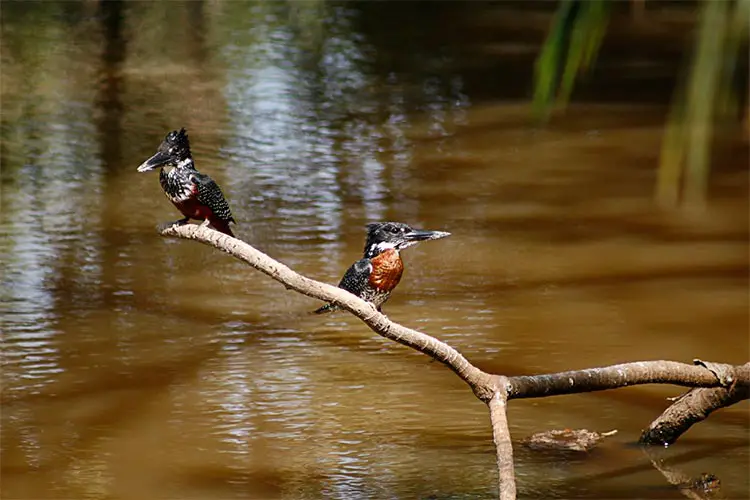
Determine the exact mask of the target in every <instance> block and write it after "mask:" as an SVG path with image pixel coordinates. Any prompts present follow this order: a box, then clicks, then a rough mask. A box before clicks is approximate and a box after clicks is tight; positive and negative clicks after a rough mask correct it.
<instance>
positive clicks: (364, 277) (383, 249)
mask: <svg viewBox="0 0 750 500" xmlns="http://www.w3.org/2000/svg"><path fill="white" fill-rule="evenodd" d="M449 235H450V233H446V232H442V231H420V230H415V229H412V228H411V227H409V226H408V225H406V224H403V223H400V222H379V223H375V224H368V225H367V241H366V243H365V250H364V256H363V257H362V259H360V260H358V261H357V262H355V263H354V264H352V266H351V267H350V268H349V269H348V270H347V271H346V273H345V274H344V277H343V278H342V279H341V281H340V282H339V288H342V289H344V290H346V291H348V292H350V293H353V294H354V295H356V296H357V297H359V298H361V299H363V300H366V301H368V302H372V303H373V304H374V305H375V307H377V308H378V310H380V308H381V307H382V305H383V304H384V303H385V302H386V301H387V300H388V298H389V297H390V296H391V292H393V289H394V288H396V286H397V285H398V284H399V282H400V281H401V276H402V275H403V272H404V263H403V261H402V260H401V254H400V253H399V251H400V250H403V249H405V248H408V247H410V246H412V245H416V244H417V243H418V242H420V241H426V240H436V239H439V238H445V237H446V236H449ZM336 309H337V307H336V306H334V305H333V304H326V305H324V306H323V307H320V308H319V309H317V310H316V311H315V313H317V314H322V313H326V312H330V311H334V310H336Z"/></svg>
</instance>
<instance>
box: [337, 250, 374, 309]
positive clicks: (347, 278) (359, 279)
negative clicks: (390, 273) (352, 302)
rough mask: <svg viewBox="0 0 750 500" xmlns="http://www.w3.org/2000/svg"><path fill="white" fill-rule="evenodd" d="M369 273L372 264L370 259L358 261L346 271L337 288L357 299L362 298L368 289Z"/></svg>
mask: <svg viewBox="0 0 750 500" xmlns="http://www.w3.org/2000/svg"><path fill="white" fill-rule="evenodd" d="M371 272H372V263H371V262H370V259H360V260H358V261H357V262H355V263H354V264H352V265H351V267H350V268H349V269H347V270H346V273H344V277H343V278H341V281H340V282H339V288H343V289H344V290H346V291H347V292H349V293H353V294H354V295H356V296H357V297H360V298H364V297H363V295H364V294H365V292H366V291H367V288H369V283H368V279H369V278H370V273H371ZM365 300H367V299H365Z"/></svg>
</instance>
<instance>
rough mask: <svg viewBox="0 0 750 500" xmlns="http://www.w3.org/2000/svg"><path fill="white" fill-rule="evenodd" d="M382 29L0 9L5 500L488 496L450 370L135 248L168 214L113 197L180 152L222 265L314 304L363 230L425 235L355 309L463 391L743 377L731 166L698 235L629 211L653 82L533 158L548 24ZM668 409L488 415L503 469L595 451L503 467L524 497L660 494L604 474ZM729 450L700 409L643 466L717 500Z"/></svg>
mask: <svg viewBox="0 0 750 500" xmlns="http://www.w3.org/2000/svg"><path fill="white" fill-rule="evenodd" d="M389 9H391V8H390V7H384V6H378V4H366V3H363V4H357V5H346V4H335V3H326V2H311V3H299V4H297V3H291V4H285V3H270V4H269V3H258V4H255V3H240V2H221V1H218V2H205V3H198V2H194V3H193V2H190V3H186V4H181V3H172V2H165V3H128V4H125V5H122V4H118V3H109V4H106V3H105V4H101V5H100V4H98V3H95V2H83V3H80V4H73V3H61V4H52V3H38V4H31V5H30V4H21V3H18V4H9V3H7V2H6V3H4V4H3V16H2V30H3V32H2V45H3V52H2V57H3V61H2V62H3V71H2V90H3V95H2V98H3V112H2V149H1V153H2V214H3V218H2V224H1V225H0V231H1V232H2V239H1V240H0V248H2V278H1V281H0V284H1V288H0V293H1V294H2V295H1V297H2V333H3V338H2V347H3V349H2V360H3V366H2V368H3V373H2V434H1V436H2V443H1V446H2V448H1V449H2V482H1V484H2V490H1V493H2V494H1V496H2V498H4V499H40V498H55V499H67V498H122V499H143V498H181V499H189V498H196V499H198V498H200V499H204V498H205V499H209V498H211V499H215V498H235V497H237V498H279V497H283V498H321V497H324V498H340V499H355V498H485V497H491V496H492V495H494V491H495V456H494V449H493V445H492V442H491V432H490V427H489V420H488V416H487V412H486V409H485V407H484V406H483V405H482V404H481V403H479V402H478V401H477V400H476V399H475V398H474V396H473V395H472V394H471V392H470V391H469V390H468V389H467V388H466V387H465V386H464V385H463V384H462V382H460V381H459V380H458V379H457V378H456V377H455V376H454V375H453V374H452V373H451V372H449V371H448V370H447V369H445V368H444V367H442V366H440V365H438V364H436V363H431V362H430V361H429V360H428V359H426V358H425V357H424V356H421V355H418V354H416V353H413V352H410V351H409V350H407V349H405V348H403V347H401V346H399V345H395V344H393V343H390V342H387V341H384V340H382V339H380V338H379V337H377V336H375V335H374V334H373V333H372V332H371V331H370V330H368V329H367V328H366V327H364V326H363V325H362V324H361V323H360V322H358V321H357V320H355V319H353V318H351V317H350V316H349V315H347V314H346V313H337V314H335V315H330V316H328V317H324V318H321V317H314V316H309V315H307V314H306V312H307V311H309V310H311V309H313V308H315V307H317V306H318V305H319V303H317V302H316V301H314V300H311V299H308V298H305V297H302V296H299V295H296V294H294V293H292V292H289V291H286V290H285V289H284V288H283V287H282V286H280V285H279V284H277V283H275V282H273V281H271V280H270V279H268V278H267V277H265V276H263V275H261V274H259V273H257V272H253V271H252V270H250V269H249V268H246V267H244V266H243V265H241V264H240V263H239V262H236V261H234V260H233V259H231V258H230V257H228V256H226V255H224V254H221V253H219V252H217V251H215V250H212V249H210V248H207V247H204V246H202V245H199V244H196V243H192V242H187V241H176V240H167V239H164V238H162V237H160V236H159V235H158V234H157V233H156V231H155V226H156V225H157V224H158V223H161V222H164V221H167V220H173V219H176V218H178V213H177V212H176V210H175V209H174V208H173V207H172V206H171V205H170V204H169V203H168V201H167V200H166V199H165V198H164V196H163V194H162V193H161V190H160V187H159V185H158V180H157V177H158V176H157V174H151V175H145V174H137V173H136V172H135V168H136V167H137V166H138V164H140V162H141V161H143V160H144V159H145V158H146V157H148V156H149V155H151V154H152V153H153V152H154V150H155V148H156V146H157V145H158V143H159V141H160V140H161V139H162V138H163V136H164V134H165V133H166V132H167V131H169V130H171V129H174V128H178V127H180V126H185V127H187V128H188V131H189V133H190V135H191V141H192V145H193V152H194V157H195V159H196V162H197V165H198V167H199V168H200V169H201V170H203V171H204V172H206V173H209V174H211V175H212V176H213V177H214V178H216V179H217V181H218V182H219V184H220V185H221V186H222V187H223V190H224V192H225V194H226V196H227V198H228V199H229V201H230V204H231V206H232V208H233V211H234V212H235V218H236V219H237V220H238V222H239V225H238V226H237V228H236V233H237V235H238V237H240V238H242V239H244V240H246V241H248V242H250V243H251V244H253V245H255V246H256V247H257V248H259V249H261V250H263V251H265V252H267V253H269V254H270V255H271V256H273V257H275V258H277V259H279V260H281V261H282V262H284V263H286V264H288V265H289V266H291V267H292V268H294V269H295V270H297V271H299V272H301V273H303V274H306V275H308V276H310V277H313V278H317V279H320V280H324V281H328V282H331V283H335V282H337V281H338V279H339V277H340V276H341V274H342V273H343V271H344V270H345V269H346V267H347V266H348V265H349V264H351V263H352V262H353V261H354V260H356V259H357V258H359V256H360V254H361V251H362V245H363V237H364V225H365V224H366V223H368V222H372V221H379V220H399V221H405V222H408V223H410V224H412V225H414V226H418V227H421V228H427V229H438V230H446V231H450V232H451V233H453V235H452V236H451V237H450V238H448V239H446V240H441V241H437V242H428V243H424V244H422V245H421V246H418V247H416V248H414V249H409V250H407V251H406V252H405V253H404V258H405V260H406V266H407V269H406V272H405V275H404V280H403V281H402V284H401V285H400V286H399V288H398V289H397V291H396V292H395V293H394V295H393V296H392V298H391V301H390V302H389V303H388V304H387V305H386V307H385V312H386V313H387V314H388V315H389V316H390V317H391V318H392V319H394V320H396V321H398V322H401V323H403V324H404V325H407V326H411V327H415V328H418V329H420V330H423V331H425V332H427V333H430V334H432V335H434V336H436V337H438V338H440V339H442V340H444V341H446V342H448V343H450V344H451V345H453V346H454V347H456V348H458V349H459V350H460V351H461V352H462V353H463V354H464V355H466V356H467V357H468V358H469V359H470V360H472V361H473V362H475V363H476V364H478V365H479V366H480V367H482V368H483V369H486V370H490V371H494V372H497V373H508V374H518V373H540V372H550V371H557V370H565V369H575V368H584V367H590V366H597V365H604V364H610V363H616V362H624V361H629V360H641V359H672V360H679V361H686V362H689V361H690V360H691V359H693V358H696V357H699V358H702V359H708V360H715V361H724V362H730V363H742V362H745V361H746V360H747V358H748V336H747V335H748V197H747V182H748V179H747V168H746V156H747V149H746V143H744V145H743V144H739V145H735V146H731V145H730V146H727V147H726V148H725V149H722V150H720V151H719V152H718V153H717V155H716V159H715V162H714V171H713V172H712V177H711V179H712V181H711V182H712V185H711V196H710V206H709V208H708V210H707V211H705V212H701V213H692V212H682V211H681V212H665V211H660V210H658V209H656V208H655V206H654V204H653V202H652V192H653V186H654V178H655V165H656V161H657V157H658V152H659V147H660V139H661V130H662V124H663V120H664V113H665V108H664V107H663V105H661V104H658V103H659V102H662V103H664V102H667V101H668V89H669V88H671V80H670V78H672V77H671V76H665V75H662V74H660V73H659V71H660V70H661V69H663V68H664V67H669V65H668V64H667V63H666V62H665V61H666V60H667V59H666V58H662V59H658V58H657V59H656V61H657V63H658V64H656V63H655V64H652V65H644V66H642V67H641V66H638V67H635V68H636V69H632V68H631V71H632V75H631V76H632V80H633V81H634V82H635V83H634V85H641V86H642V88H643V89H644V90H643V91H642V92H641V95H642V96H643V100H644V102H642V103H633V102H627V103H623V102H622V100H621V99H618V98H617V96H618V93H619V94H620V95H627V94H628V92H627V91H626V90H627V89H619V90H618V89H617V88H614V87H612V86H608V87H607V92H606V95H607V96H609V97H608V98H607V99H604V98H603V97H602V96H603V95H605V93H602V94H600V95H597V94H596V93H595V92H593V91H592V90H591V89H589V92H590V93H592V96H591V97H592V98H593V100H594V101H599V103H597V104H592V103H589V104H580V103H579V104H575V105H574V106H573V107H572V108H571V110H570V112H569V113H568V114H567V115H566V116H565V117H563V118H561V119H560V120H557V121H555V122H553V123H552V124H551V125H550V126H548V127H545V128H535V127H533V126H531V124H530V121H529V108H528V105H527V101H526V100H525V98H526V96H527V95H528V88H529V76H530V74H531V73H530V72H531V69H530V68H531V65H530V64H531V63H530V61H531V60H532V57H533V55H534V54H535V50H536V47H537V45H538V42H539V40H540V39H541V34H542V33H543V31H544V29H546V23H547V21H548V19H549V18H548V15H547V14H544V13H531V14H527V15H526V17H521V16H520V15H518V13H515V14H514V13H513V12H510V13H508V11H505V10H503V9H499V8H498V7H497V6H490V5H484V4H475V5H473V6H472V7H470V8H469V7H467V6H463V7H461V6H459V5H457V4H442V6H441V7H440V8H435V6H433V7H432V8H431V9H428V8H426V7H420V6H418V5H408V6H404V7H400V8H396V7H393V8H392V11H389ZM513 16H518V17H513ZM537 18H539V19H541V22H537V21H538V19H537ZM514 19H532V20H537V21H534V22H533V23H530V24H529V26H526V25H522V26H521V27H520V28H519V27H515V25H514V23H513V20H514ZM519 22H520V21H519ZM524 30H525V31H524ZM527 39H528V40H531V41H527ZM665 47H666V48H665ZM659 48H660V50H667V51H668V50H669V46H668V45H664V44H662V45H660V46H659ZM605 56H606V53H605ZM611 57H613V58H614V59H610V60H609V61H610V66H609V70H607V71H609V72H608V73H607V71H605V73H606V74H607V75H610V76H612V75H617V74H618V73H617V71H622V70H621V69H618V68H620V65H619V64H617V62H618V60H617V59H616V58H615V56H611ZM619 57H623V58H626V57H628V56H627V54H626V55H622V54H620V56H619ZM613 61H614V62H613ZM605 62H606V59H605ZM652 62H653V61H652ZM604 67H605V68H607V66H606V64H605V66H604ZM639 67H640V68H641V69H640V70H638V69H637V68H639ZM643 68H645V69H643ZM670 74H671V73H670ZM601 78H603V79H605V80H606V75H604V76H602V77H601ZM612 80H613V81H615V80H617V78H615V77H614V76H612ZM594 89H595V87H594ZM665 89H667V90H665ZM630 93H631V94H636V95H637V94H638V93H637V92H632V91H631V92H630ZM589 101H590V99H589ZM603 101H604V102H603ZM607 101H609V102H607ZM645 101H648V102H645ZM655 103H656V104H655ZM680 392H681V390H680V389H678V388H672V387H656V386H651V387H638V388H632V389H624V390H618V391H608V392H604V393H596V394H587V395H579V396H568V397H557V398H549V399H545V400H528V401H517V402H514V403H512V404H511V407H510V423H511V431H512V433H513V436H514V439H521V438H523V437H525V436H527V435H529V434H531V433H533V432H538V431H542V430H547V429H550V428H564V427H569V428H580V427H585V428H590V429H594V430H601V431H606V430H610V429H618V430H619V431H620V432H619V434H617V435H616V436H615V437H613V438H610V440H609V441H607V442H606V443H605V444H604V445H603V446H602V448H600V449H598V450H597V451H595V452H594V453H592V454H591V455H588V456H586V457H575V458H570V457H568V458H561V457H549V456H540V455H537V454H533V453H530V452H528V451H525V450H524V449H523V448H521V447H520V446H517V447H516V457H515V459H516V467H517V476H518V481H519V490H520V494H521V495H522V496H525V497H540V498H548V497H564V498H570V497H579V498H605V497H606V498H614V497H617V498H633V497H640V498H680V497H681V495H680V493H679V492H678V491H677V490H676V489H675V488H673V487H671V486H669V485H668V484H667V482H666V481H665V479H664V477H663V476H662V475H661V474H660V473H659V472H658V471H656V470H655V469H654V468H653V467H652V466H651V464H650V461H649V459H648V457H646V456H645V455H644V454H643V453H642V452H641V451H640V450H639V449H638V448H636V447H632V446H630V445H631V444H632V443H633V442H634V441H635V440H636V439H637V437H638V435H639V432H640V430H641V429H642V428H644V427H645V426H647V425H648V423H649V422H650V420H651V419H653V418H654V417H656V416H657V415H658V414H659V413H660V412H661V410H662V409H664V408H665V407H666V406H667V405H668V401H666V400H665V398H666V397H668V396H675V395H677V394H679V393H680ZM748 429H749V426H748V406H747V403H744V404H741V405H737V406H736V407H733V408H731V409H726V410H722V411H719V412H717V413H715V414H713V415H711V417H710V418H709V419H708V420H707V421H706V422H704V423H702V424H700V425H698V426H696V427H695V428H694V429H692V430H691V431H690V432H689V433H688V434H686V435H685V436H684V438H683V439H681V440H680V441H679V442H678V444H677V445H675V446H673V447H672V448H671V449H670V450H668V453H667V458H668V460H669V462H668V463H669V464H670V465H671V466H673V467H676V468H679V469H681V470H682V471H683V472H685V473H686V474H689V475H694V476H695V475H697V474H699V473H701V472H711V473H714V474H716V475H718V476H719V478H720V479H721V481H722V485H723V493H724V495H725V496H727V497H728V498H738V497H747V495H748V493H749V491H750V488H748V478H747V469H748V462H749V460H748V437H747V436H748Z"/></svg>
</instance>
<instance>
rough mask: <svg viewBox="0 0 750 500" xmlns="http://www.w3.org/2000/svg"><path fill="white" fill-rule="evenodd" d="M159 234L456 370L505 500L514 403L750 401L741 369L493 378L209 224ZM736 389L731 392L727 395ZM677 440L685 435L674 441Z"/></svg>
mask: <svg viewBox="0 0 750 500" xmlns="http://www.w3.org/2000/svg"><path fill="white" fill-rule="evenodd" d="M159 232H160V233H161V234H162V235H163V236H170V237H175V238H182V239H187V240H194V241H198V242H200V243H204V244H206V245H210V246H212V247H214V248H217V249H219V250H221V251H222V252H225V253H227V254H229V255H231V256H233V257H235V258H237V259H239V260H241V261H243V262H245V263H246V264H248V265H250V266H251V267H253V268H255V269H257V270H258V271H261V272H262V273H265V274H267V275H268V276H270V277H271V278H273V279H274V280H276V281H278V282H279V283H281V284H283V285H284V286H285V287H286V288H287V289H291V290H294V291H296V292H299V293H301V294H303V295H306V296H308V297H312V298H314V299H318V300H321V301H324V302H331V303H333V304H334V305H336V306H339V307H340V308H342V309H346V310H347V311H349V312H350V313H352V314H353V315H354V316H356V317H357V318H359V319H360V320H362V321H363V322H364V323H365V324H366V325H367V326H368V327H369V328H370V329H371V330H372V331H374V332H375V333H377V334H378V335H380V336H382V337H385V338H387V339H390V340H393V341H395V342H398V343H400V344H402V345H405V346H407V347H411V348H412V349H416V350H417V351H419V352H422V353H424V354H426V355H428V356H430V357H431V358H432V359H435V360H437V361H439V362H441V363H443V364H444V365H446V366H447V367H448V368H450V369H451V370H453V371H454V372H455V373H456V374H457V375H458V376H459V377H460V378H461V379H462V380H463V381H464V382H466V383H467V384H468V385H469V387H471V389H472V391H473V392H474V394H475V395H476V396H477V398H479V399H480V400H481V401H483V402H484V403H485V404H487V406H488V407H489V410H490V419H491V422H492V432H493V437H494V441H495V448H496V451H497V464H498V473H499V477H498V485H499V490H500V498H502V499H503V500H506V499H512V498H515V495H516V484H515V479H514V475H513V449H512V445H511V439H510V433H509V431H508V420H507V414H506V407H507V402H508V400H510V399H516V398H535V397H545V396H553V395H559V394H571V393H580V392H589V391H601V390H605V389H615V388H617V387H624V386H629V385H636V384H649V383H666V384H675V385H682V386H689V387H704V388H708V387H714V388H719V389H716V390H717V391H727V390H728V391H729V392H731V391H732V390H734V391H735V392H734V393H733V394H734V396H733V398H728V399H725V400H724V401H725V403H726V405H728V404H731V403H732V402H735V401H737V400H738V399H736V397H737V395H738V394H741V395H744V397H747V390H748V387H750V363H748V364H747V365H743V366H740V367H735V366H731V365H723V364H717V363H704V362H702V361H698V360H696V362H695V364H694V365H688V364H684V363H678V362H674V361H639V362H634V363H626V364H620V365H614V366H608V367H600V368H590V369H586V370H577V371H568V372H561V373H552V374H546V375H533V376H517V377H505V376H500V375H494V374H490V373H487V372H484V371H482V370H480V369H479V368H477V367H476V366H474V365H472V364H471V363H470V362H469V361H468V360H467V359H466V358H465V357H463V356H462V355H461V353H459V352H458V351H457V350H456V349H454V348H452V347H451V346H449V345H448V344H446V343H444V342H441V341H440V340H438V339H436V338H434V337H431V336H429V335H427V334H424V333H421V332H418V331H416V330H412V329H411V328H406V327H404V326H402V325H400V324H398V323H395V322H393V321H391V320H390V319H388V317H386V316H385V315H383V314H381V313H380V312H378V310H377V309H376V308H375V307H374V306H373V305H372V304H370V303H369V302H365V301H364V300H362V299H360V298H358V297H356V296H355V295H352V294H351V293H349V292H347V291H345V290H342V289H340V288H338V287H335V286H331V285H328V284H325V283H321V282H319V281H315V280H312V279H309V278H306V277H304V276H302V275H300V274H298V273H296V272H294V271H293V270H291V269H290V268H289V267H287V266H285V265H284V264H282V263H280V262H278V261H276V260H274V259H272V258H271V257H269V256H268V255H266V254H264V253H263V252H260V251H258V250H256V249H255V248H253V247H252V246H251V245H249V244H247V243H245V242H244V241H241V240H238V239H236V238H232V237H230V236H227V235H225V234H223V233H220V232H218V231H215V230H213V229H211V228H209V227H207V226H204V225H194V224H184V225H175V224H172V223H170V224H165V225H162V226H160V227H159ZM728 387H730V389H727V388H728ZM737 391H739V392H737ZM742 391H744V392H742ZM717 407H718V406H717ZM708 413H710V412H708ZM708 413H706V414H705V415H706V416H707V415H708ZM703 418H705V416H703ZM694 421H695V420H694ZM694 421H691V422H690V423H689V424H688V426H689V425H691V424H692V423H693V422H694ZM683 432H684V431H683ZM677 436H679V433H678V434H676V435H675V437H674V438H675V439H676V437H677Z"/></svg>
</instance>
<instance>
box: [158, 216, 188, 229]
mask: <svg viewBox="0 0 750 500" xmlns="http://www.w3.org/2000/svg"><path fill="white" fill-rule="evenodd" d="M189 220H190V219H189V218H187V217H185V218H184V219H180V220H176V221H172V222H163V223H161V224H159V225H158V226H156V230H157V231H159V232H160V233H162V232H164V230H166V229H169V228H170V227H175V226H183V225H185V224H187V222H188V221H189Z"/></svg>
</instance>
